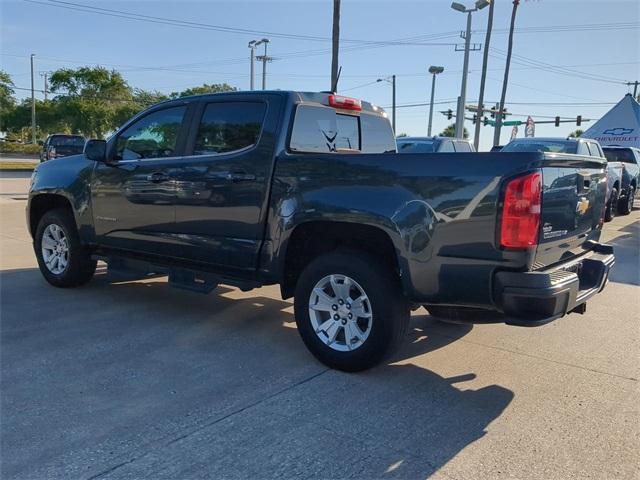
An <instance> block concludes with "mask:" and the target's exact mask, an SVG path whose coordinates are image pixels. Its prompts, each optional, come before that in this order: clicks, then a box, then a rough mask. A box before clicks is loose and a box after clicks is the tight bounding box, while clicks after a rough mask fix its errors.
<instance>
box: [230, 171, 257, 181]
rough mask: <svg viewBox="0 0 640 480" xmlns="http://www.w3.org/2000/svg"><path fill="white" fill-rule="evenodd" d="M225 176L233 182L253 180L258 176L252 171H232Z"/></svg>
mask: <svg viewBox="0 0 640 480" xmlns="http://www.w3.org/2000/svg"><path fill="white" fill-rule="evenodd" d="M225 178H226V179H227V180H229V181H231V182H253V181H255V179H256V176H255V175H252V174H250V173H241V172H231V173H227V175H226V177H225Z"/></svg>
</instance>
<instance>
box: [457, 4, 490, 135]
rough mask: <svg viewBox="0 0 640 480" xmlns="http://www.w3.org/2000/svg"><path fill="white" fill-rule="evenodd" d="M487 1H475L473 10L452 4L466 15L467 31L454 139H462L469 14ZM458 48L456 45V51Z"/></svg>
mask: <svg viewBox="0 0 640 480" xmlns="http://www.w3.org/2000/svg"><path fill="white" fill-rule="evenodd" d="M489 3H490V1H489V0H476V2H475V6H474V8H467V7H465V6H464V5H463V4H461V3H458V2H453V3H452V4H451V8H452V9H454V10H456V11H457V12H461V13H466V14H467V30H466V32H465V33H464V34H460V36H462V35H464V66H463V68H462V86H461V87H460V96H459V97H458V108H457V112H456V138H463V137H464V111H465V103H466V101H467V74H468V71H469V50H470V48H471V14H472V13H473V12H477V11H478V10H482V9H483V8H484V7H486V6H487V5H489ZM473 49H474V50H479V49H480V46H479V45H478V46H476V45H475V44H474V48H473ZM457 50H458V47H457V45H456V51H457Z"/></svg>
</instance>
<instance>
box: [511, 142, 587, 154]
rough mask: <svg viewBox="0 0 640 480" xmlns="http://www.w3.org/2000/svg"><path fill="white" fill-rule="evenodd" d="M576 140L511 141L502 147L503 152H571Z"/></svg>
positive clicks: (573, 149)
mask: <svg viewBox="0 0 640 480" xmlns="http://www.w3.org/2000/svg"><path fill="white" fill-rule="evenodd" d="M577 145H578V143H577V142H552V141H544V142H543V141H541V142H511V143H507V144H506V145H505V146H504V148H503V149H502V151H503V152H549V153H573V154H575V153H576V151H577Z"/></svg>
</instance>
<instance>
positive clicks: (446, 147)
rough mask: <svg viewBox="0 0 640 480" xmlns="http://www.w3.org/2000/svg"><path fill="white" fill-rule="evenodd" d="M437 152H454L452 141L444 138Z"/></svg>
mask: <svg viewBox="0 0 640 480" xmlns="http://www.w3.org/2000/svg"><path fill="white" fill-rule="evenodd" d="M438 152H441V153H451V152H455V149H454V147H453V141H452V140H444V141H443V142H442V145H441V146H440V149H439V150H438Z"/></svg>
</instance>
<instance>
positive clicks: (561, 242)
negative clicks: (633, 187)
mask: <svg viewBox="0 0 640 480" xmlns="http://www.w3.org/2000/svg"><path fill="white" fill-rule="evenodd" d="M606 194H607V175H606V163H605V162H604V161H600V160H598V159H596V158H593V157H583V156H578V155H567V154H557V155H551V154H548V155H545V160H544V163H543V168H542V210H541V217H540V237H539V244H538V247H537V250H536V255H535V260H534V264H533V265H532V269H534V270H535V269H538V268H543V267H546V266H549V265H552V264H554V263H557V262H560V261H564V260H567V259H569V258H571V257H572V256H575V255H577V254H580V253H582V252H583V251H584V246H585V244H586V242H588V241H589V240H597V239H598V238H599V236H600V227H601V225H602V221H603V215H604V206H605V201H606V200H605V199H606Z"/></svg>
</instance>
